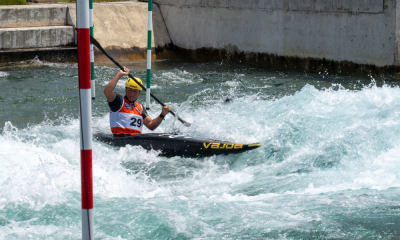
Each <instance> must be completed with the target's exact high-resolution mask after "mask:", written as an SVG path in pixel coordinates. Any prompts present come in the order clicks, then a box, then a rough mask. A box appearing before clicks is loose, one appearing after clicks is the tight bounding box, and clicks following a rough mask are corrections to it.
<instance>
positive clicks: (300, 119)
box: [0, 60, 400, 239]
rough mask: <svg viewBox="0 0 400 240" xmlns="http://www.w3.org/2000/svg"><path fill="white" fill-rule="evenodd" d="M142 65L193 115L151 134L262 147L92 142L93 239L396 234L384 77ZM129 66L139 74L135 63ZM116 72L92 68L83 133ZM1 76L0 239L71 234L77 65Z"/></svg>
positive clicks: (75, 221) (391, 123)
mask: <svg viewBox="0 0 400 240" xmlns="http://www.w3.org/2000/svg"><path fill="white" fill-rule="evenodd" d="M153 66H154V69H153V80H152V81H153V82H152V88H153V90H152V93H153V94H155V95H156V96H157V97H158V98H159V99H160V100H162V101H163V102H165V103H167V104H169V105H170V106H172V108H173V110H174V112H176V113H178V115H179V116H180V117H182V118H183V119H184V120H186V121H188V122H190V123H192V125H191V126H190V127H185V126H183V125H182V124H181V123H180V122H179V121H177V120H176V119H174V118H173V117H172V116H167V117H166V120H165V121H163V123H162V124H161V126H160V127H159V128H158V129H156V130H155V131H154V132H158V133H178V134H181V135H186V136H191V137H201V138H214V139H222V140H227V141H233V142H243V143H253V142H259V143H261V144H262V146H261V147H260V148H257V149H255V150H252V151H249V152H245V153H241V154H231V155H214V156H211V157H197V158H184V157H172V158H167V157H163V156H159V155H158V154H159V153H158V152H157V151H146V150H144V149H143V148H141V147H135V146H126V147H122V148H115V147H111V146H108V145H106V144H104V143H101V142H98V141H96V140H94V141H93V184H94V186H93V189H94V225H95V230H94V234H95V238H96V239H396V238H398V236H399V235H400V228H399V227H398V223H399V222H400V207H399V206H400V194H399V190H400V173H399V171H398V169H399V168H400V161H399V160H398V159H399V155H400V121H399V120H400V88H399V87H398V80H397V78H396V76H394V75H377V74H375V75H374V74H348V75H345V74H340V75H339V74H331V73H328V72H316V73H307V72H298V71H297V72H296V71H288V70H281V69H263V68H260V67H256V66H252V65H246V64H241V63H234V62H228V61H223V62H210V63H190V62H185V61H182V60H168V61H157V62H155V63H154V64H153ZM128 67H129V68H130V69H132V72H131V73H132V74H133V75H134V76H138V77H140V78H142V79H146V77H145V73H146V70H145V69H146V65H145V63H144V62H136V63H130V64H128ZM117 72H118V69H117V68H116V67H113V66H98V67H96V75H97V76H96V99H95V100H94V101H93V102H92V109H93V113H92V115H93V119H92V124H93V132H106V133H110V129H109V122H108V116H109V109H108V106H107V102H106V99H105V97H104V96H103V94H102V91H103V89H104V87H105V85H106V84H107V83H108V81H109V80H111V79H112V77H113V76H114V75H115V74H116V73H117ZM0 84H1V86H2V88H1V92H2V94H1V96H0V102H1V115H0V124H1V125H0V132H1V135H0V142H1V144H0V239H81V199H80V196H81V195H80V190H81V186H80V155H79V153H80V145H79V144H80V143H79V141H80V140H79V139H80V135H79V119H78V117H79V105H78V68H77V65H76V64H55V63H43V62H40V61H38V60H35V61H32V62H30V63H26V64H25V63H24V64H22V63H21V64H17V65H14V66H8V67H2V68H0ZM116 91H117V92H119V93H121V94H123V91H124V82H123V81H120V82H119V84H118V85H117V88H116ZM139 100H140V101H141V102H144V101H145V94H144V93H142V95H141V97H140V98H139ZM160 112H161V107H160V106H159V105H158V104H157V103H156V102H152V103H151V109H150V110H149V114H150V116H152V117H155V116H157V115H158V114H159V113H160ZM145 132H151V131H150V130H147V129H146V130H145Z"/></svg>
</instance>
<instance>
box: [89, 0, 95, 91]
mask: <svg viewBox="0 0 400 240" xmlns="http://www.w3.org/2000/svg"><path fill="white" fill-rule="evenodd" d="M89 26H90V27H89V29H90V36H92V37H93V0H89ZM95 79H96V77H95V75H94V51H93V44H92V43H90V82H91V86H92V99H95V98H96V93H95V90H94V87H95V85H94V83H95Z"/></svg>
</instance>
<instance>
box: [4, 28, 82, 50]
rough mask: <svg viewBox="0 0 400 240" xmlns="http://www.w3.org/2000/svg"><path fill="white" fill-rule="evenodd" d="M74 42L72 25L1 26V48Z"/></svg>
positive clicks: (41, 46)
mask: <svg viewBox="0 0 400 240" xmlns="http://www.w3.org/2000/svg"><path fill="white" fill-rule="evenodd" d="M74 43H75V38H74V29H73V27H72V26H51V27H24V28H0V49H22V48H39V47H40V48H48V47H60V46H68V45H69V46H71V45H74Z"/></svg>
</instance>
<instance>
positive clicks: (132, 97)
mask: <svg viewBox="0 0 400 240" xmlns="http://www.w3.org/2000/svg"><path fill="white" fill-rule="evenodd" d="M129 71H130V70H129V69H127V68H126V67H124V71H122V70H120V71H119V72H118V73H117V75H115V77H114V78H113V79H112V80H111V81H110V82H109V83H108V84H107V86H106V87H105V88H104V95H105V96H106V98H107V101H108V106H109V107H110V110H111V112H110V127H111V131H112V133H113V134H114V135H135V134H140V133H142V126H143V125H145V126H146V127H147V128H148V129H150V130H154V129H156V128H157V127H158V126H159V125H160V124H161V122H162V120H163V119H164V117H165V116H166V115H167V114H168V113H169V111H171V107H170V106H168V105H165V106H164V107H163V108H162V110H161V114H160V115H159V116H158V117H156V118H155V119H152V118H151V117H150V116H149V115H147V112H146V110H145V109H144V108H143V106H142V105H141V104H140V103H138V102H136V100H137V99H138V97H139V95H140V93H141V92H142V88H141V87H140V86H139V84H137V83H136V82H135V81H134V80H133V79H132V78H129V79H128V80H127V81H126V84H125V97H123V96H121V95H120V94H118V93H116V92H114V89H115V86H117V83H118V81H119V80H120V79H121V77H123V76H127V75H128V74H129ZM135 79H136V81H138V82H140V83H141V84H142V80H140V79H139V78H136V77H135Z"/></svg>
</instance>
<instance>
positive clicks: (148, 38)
mask: <svg viewBox="0 0 400 240" xmlns="http://www.w3.org/2000/svg"><path fill="white" fill-rule="evenodd" d="M152 17H153V0H149V14H148V28H147V29H148V30H147V77H146V83H147V86H146V87H147V91H146V109H147V110H149V109H150V82H151V35H152V25H153V24H152V19H153V18H152Z"/></svg>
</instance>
